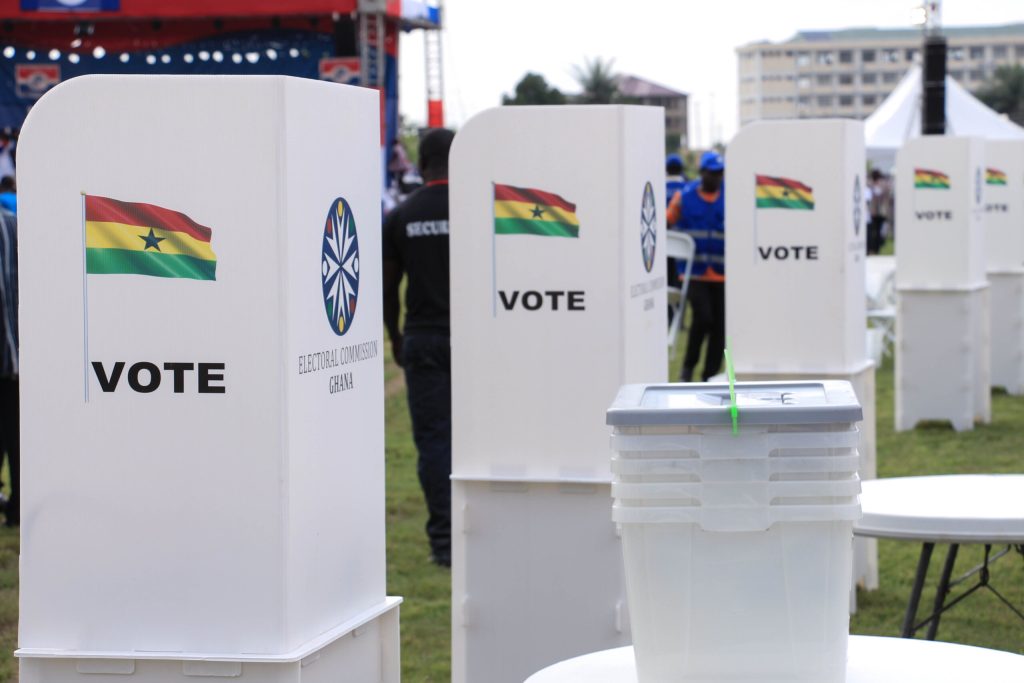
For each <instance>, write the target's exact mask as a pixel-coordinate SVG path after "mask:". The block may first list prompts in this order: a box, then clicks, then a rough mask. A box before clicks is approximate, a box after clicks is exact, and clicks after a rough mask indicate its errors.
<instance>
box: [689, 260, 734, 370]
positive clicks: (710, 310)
mask: <svg viewBox="0 0 1024 683" xmlns="http://www.w3.org/2000/svg"><path fill="white" fill-rule="evenodd" d="M686 300H687V301H689V302H690V310H691V311H692V313H693V315H692V318H691V320H690V337H689V341H688V342H687V344H686V357H685V358H684V359H683V369H682V373H681V375H680V379H682V380H683V381H684V382H690V381H692V380H693V371H694V368H696V367H697V361H699V360H700V351H701V346H703V345H704V338H705V337H707V340H708V350H707V354H706V355H705V356H704V372H703V377H702V379H703V380H704V381H705V382H706V381H708V378H709V377H712V376H713V375H717V374H718V371H719V369H720V368H721V367H722V354H723V352H724V351H725V283H724V282H706V281H703V280H691V281H690V288H689V290H688V292H687V295H686Z"/></svg>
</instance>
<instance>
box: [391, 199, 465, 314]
mask: <svg viewBox="0 0 1024 683" xmlns="http://www.w3.org/2000/svg"><path fill="white" fill-rule="evenodd" d="M382 251H383V257H384V260H385V261H394V262H396V263H398V264H399V265H400V266H401V267H402V270H403V271H404V272H405V273H406V275H407V276H408V278H409V282H408V285H407V287H406V291H405V331H406V332H409V331H410V330H413V331H415V330H434V331H438V332H445V333H447V332H448V291H449V290H448V183H447V182H444V181H441V182H434V183H430V184H428V185H427V186H425V187H421V188H420V189H418V190H416V191H415V192H413V193H412V194H411V195H409V198H408V199H406V200H405V201H404V202H402V204H401V205H399V206H398V207H397V208H395V209H394V210H393V211H392V212H391V213H390V214H388V217H387V219H386V220H385V221H384V240H383V247H382Z"/></svg>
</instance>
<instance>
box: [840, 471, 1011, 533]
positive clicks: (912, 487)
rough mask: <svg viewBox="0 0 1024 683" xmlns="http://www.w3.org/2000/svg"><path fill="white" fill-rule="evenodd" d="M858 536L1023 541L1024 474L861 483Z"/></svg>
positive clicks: (854, 527) (907, 478)
mask: <svg viewBox="0 0 1024 683" xmlns="http://www.w3.org/2000/svg"><path fill="white" fill-rule="evenodd" d="M862 489H863V490H862V492H861V495H860V504H861V509H862V510H863V511H864V517H863V518H862V519H861V520H860V521H858V522H855V523H854V525H853V533H854V534H856V535H858V536H873V537H875V538H899V539H911V540H919V541H929V542H935V543H1022V542H1024V475H1021V474H952V475H944V476H936V477H897V478H893V479H873V480H870V481H865V482H863V483H862Z"/></svg>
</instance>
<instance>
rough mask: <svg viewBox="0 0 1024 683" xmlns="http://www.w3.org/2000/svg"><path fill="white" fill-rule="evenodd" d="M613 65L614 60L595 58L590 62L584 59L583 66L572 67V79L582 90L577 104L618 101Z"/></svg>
mask: <svg viewBox="0 0 1024 683" xmlns="http://www.w3.org/2000/svg"><path fill="white" fill-rule="evenodd" d="M614 63H615V60H614V59H609V60H608V61H604V60H602V59H601V58H600V57H595V58H594V59H592V60H591V59H586V58H584V59H583V66H580V65H578V64H577V65H574V66H573V68H572V71H573V78H575V79H576V82H577V83H579V84H580V88H582V90H583V92H582V93H581V94H580V96H579V99H578V100H577V102H579V104H611V103H613V102H616V101H618V99H619V84H618V77H617V76H616V74H615V73H614V72H613V71H612V65H613V64H614Z"/></svg>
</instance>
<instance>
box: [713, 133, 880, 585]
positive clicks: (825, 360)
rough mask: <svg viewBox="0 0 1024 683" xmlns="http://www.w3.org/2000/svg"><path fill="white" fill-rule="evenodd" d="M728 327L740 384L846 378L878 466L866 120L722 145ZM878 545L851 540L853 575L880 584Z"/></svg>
mask: <svg viewBox="0 0 1024 683" xmlns="http://www.w3.org/2000/svg"><path fill="white" fill-rule="evenodd" d="M725 167H726V170H725V173H726V176H725V181H726V193H725V201H726V231H725V235H726V250H725V254H726V284H725V291H726V306H725V311H726V335H727V337H728V338H729V342H730V345H731V352H732V358H733V363H734V365H735V369H736V375H737V377H739V378H740V379H743V380H748V381H780V380H786V379H794V380H822V379H830V380H845V381H848V382H850V383H851V384H852V385H853V388H854V391H855V392H856V394H857V399H858V400H859V401H860V403H861V405H862V406H863V410H864V421H863V423H862V424H861V430H862V441H861V459H862V460H861V468H860V476H861V478H862V479H873V478H875V476H876V474H875V472H876V464H875V367H874V363H873V361H872V360H871V359H870V358H869V356H868V352H867V344H866V338H867V318H866V315H867V314H866V303H865V294H864V292H865V285H864V277H865V251H866V239H867V236H866V230H867V218H868V217H867V215H866V213H867V209H866V206H865V196H866V195H865V192H866V188H865V185H864V183H865V177H864V168H865V163H864V135H863V124H861V123H859V122H854V121H841V120H819V121H779V122H774V121H773V122H759V123H755V124H752V125H750V126H746V127H745V128H743V130H741V131H740V132H739V133H738V134H737V135H736V137H735V138H734V139H733V141H732V142H731V143H730V144H729V148H728V150H727V152H726V164H725ZM876 548H877V544H876V543H875V542H874V541H873V540H872V539H863V540H862V539H858V540H857V553H856V558H855V561H856V570H855V572H854V579H855V580H856V581H858V582H859V583H861V584H863V585H864V586H865V587H866V588H876V587H877V586H878V560H877V549H876Z"/></svg>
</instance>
